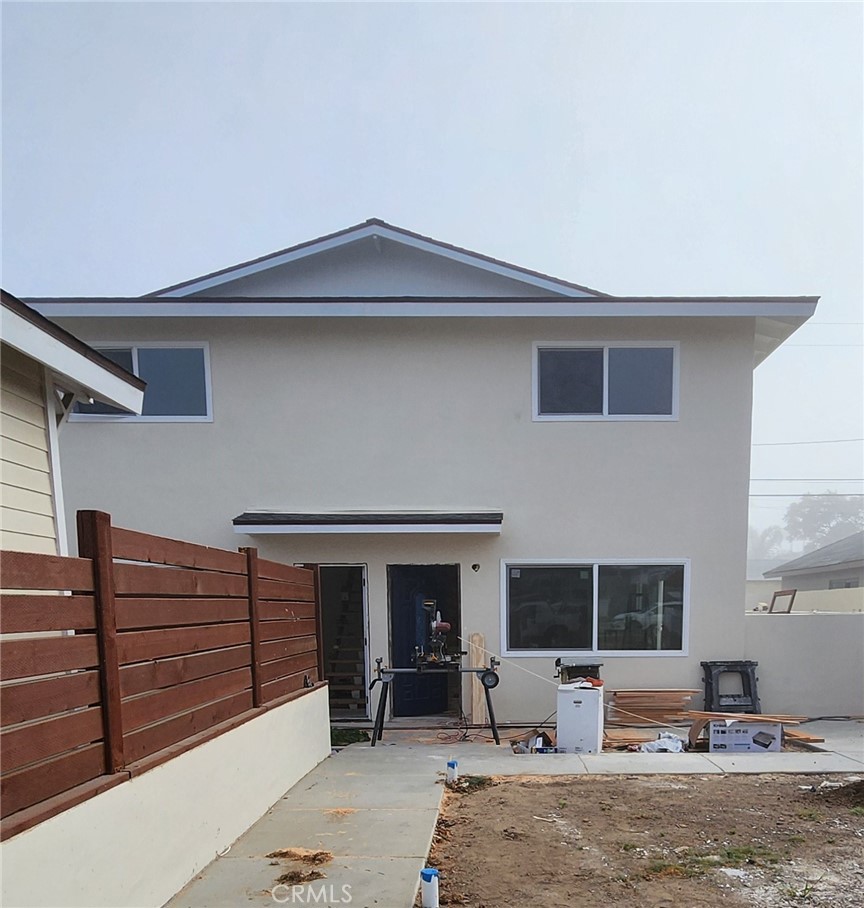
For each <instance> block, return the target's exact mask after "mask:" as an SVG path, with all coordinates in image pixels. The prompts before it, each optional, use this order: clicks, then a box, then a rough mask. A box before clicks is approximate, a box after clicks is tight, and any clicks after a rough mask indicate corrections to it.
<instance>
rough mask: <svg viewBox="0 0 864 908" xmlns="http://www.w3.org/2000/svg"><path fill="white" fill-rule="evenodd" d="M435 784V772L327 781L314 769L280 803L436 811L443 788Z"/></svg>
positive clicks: (359, 776)
mask: <svg viewBox="0 0 864 908" xmlns="http://www.w3.org/2000/svg"><path fill="white" fill-rule="evenodd" d="M337 759H338V758H337ZM436 782H437V779H436V777H435V775H434V773H430V774H429V775H428V776H426V777H424V776H419V775H404V774H400V773H383V772H382V773H380V774H377V775H371V774H366V775H359V774H358V775H356V776H342V777H336V778H328V777H327V776H323V777H319V776H318V775H316V772H315V771H314V770H313V771H312V772H311V773H309V775H308V776H306V778H305V779H303V781H301V782H298V783H297V784H296V785H295V786H294V787H293V788H292V789H291V790H290V791H289V792H288V793H287V794H286V795H284V796H283V798H282V801H283V802H284V803H285V804H286V805H287V806H288V807H326V808H345V807H353V808H363V807H377V808H399V807H416V808H421V809H422V808H424V807H426V808H432V809H437V807H438V805H439V803H440V801H441V795H442V793H443V791H444V786H443V784H436Z"/></svg>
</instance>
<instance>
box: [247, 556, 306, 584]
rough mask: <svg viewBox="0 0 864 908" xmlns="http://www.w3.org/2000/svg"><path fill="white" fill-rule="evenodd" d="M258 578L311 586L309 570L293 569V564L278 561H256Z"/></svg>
mask: <svg viewBox="0 0 864 908" xmlns="http://www.w3.org/2000/svg"><path fill="white" fill-rule="evenodd" d="M258 576H259V577H260V578H261V579H262V580H287V581H289V583H300V584H303V585H304V586H312V584H313V582H314V581H313V573H312V571H310V570H309V568H301V567H295V566H294V565H293V564H282V563H281V562H280V561H268V560H267V559H266V558H259V559H258Z"/></svg>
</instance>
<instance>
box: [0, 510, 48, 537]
mask: <svg viewBox="0 0 864 908" xmlns="http://www.w3.org/2000/svg"><path fill="white" fill-rule="evenodd" d="M0 526H2V527H3V529H4V530H11V531H12V532H13V533H24V534H26V535H27V536H47V537H48V538H49V539H53V538H54V517H53V516H50V517H46V516H45V515H44V514H32V513H31V512H30V511H16V510H15V508H7V507H6V506H5V504H4V505H3V506H2V507H0Z"/></svg>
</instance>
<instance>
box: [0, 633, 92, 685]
mask: <svg viewBox="0 0 864 908" xmlns="http://www.w3.org/2000/svg"><path fill="white" fill-rule="evenodd" d="M98 664H99V647H98V645H97V643H96V637H95V636H94V635H92V634H76V635H75V636H74V637H41V638H39V639H37V640H2V641H0V679H2V680H3V681H9V680H12V679H14V678H29V677H32V676H33V675H49V674H52V673H53V672H65V671H69V670H70V669H73V668H94V667H95V666H97V665H98Z"/></svg>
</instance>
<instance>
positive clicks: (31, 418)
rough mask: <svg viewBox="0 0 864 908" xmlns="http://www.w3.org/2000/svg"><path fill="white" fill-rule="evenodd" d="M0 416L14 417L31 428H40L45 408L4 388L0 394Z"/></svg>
mask: <svg viewBox="0 0 864 908" xmlns="http://www.w3.org/2000/svg"><path fill="white" fill-rule="evenodd" d="M0 414H2V415H3V416H14V417H15V418H16V419H20V420H23V421H24V422H27V423H30V425H31V426H42V425H44V423H45V408H44V406H43V405H42V403H41V402H40V403H34V402H33V401H31V400H28V399H27V398H26V397H21V396H20V395H18V394H16V393H15V392H14V391H11V390H10V389H9V388H4V389H3V393H2V394H0Z"/></svg>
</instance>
